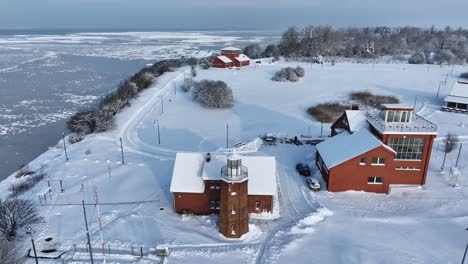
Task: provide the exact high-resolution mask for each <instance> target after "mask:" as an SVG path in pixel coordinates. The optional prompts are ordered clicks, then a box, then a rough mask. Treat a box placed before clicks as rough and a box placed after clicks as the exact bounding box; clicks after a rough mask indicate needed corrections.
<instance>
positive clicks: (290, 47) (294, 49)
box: [280, 27, 301, 57]
mask: <svg viewBox="0 0 468 264" xmlns="http://www.w3.org/2000/svg"><path fill="white" fill-rule="evenodd" d="M300 48H301V39H300V34H299V32H298V31H297V29H296V27H289V28H288V29H287V30H286V31H285V32H284V33H283V36H282V38H281V42H280V50H281V54H283V55H284V56H285V57H298V56H300V55H301V49H300Z"/></svg>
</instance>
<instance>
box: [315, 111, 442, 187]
mask: <svg viewBox="0 0 468 264" xmlns="http://www.w3.org/2000/svg"><path fill="white" fill-rule="evenodd" d="M331 129H332V131H331V134H332V138H330V139H328V140H326V141H324V142H322V143H320V144H318V145H317V156H316V164H317V166H318V168H319V170H320V171H321V173H322V175H323V178H324V180H325V181H326V182H327V188H328V190H329V191H347V190H358V191H368V192H378V193H388V192H389V190H390V188H391V186H392V185H424V184H425V182H426V175H427V171H428V166H429V160H430V156H431V151H432V144H433V141H434V138H435V137H436V136H437V126H436V125H435V124H433V123H431V122H429V121H428V120H426V119H424V118H423V117H420V116H418V115H417V114H414V113H413V107H410V106H407V105H403V104H385V105H382V108H381V111H380V112H379V113H372V112H369V111H363V110H348V111H346V112H345V113H344V114H343V115H342V116H341V117H340V118H338V119H337V120H336V121H335V123H333V124H332V126H331Z"/></svg>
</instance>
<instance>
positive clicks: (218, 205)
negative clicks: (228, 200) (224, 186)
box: [215, 201, 221, 210]
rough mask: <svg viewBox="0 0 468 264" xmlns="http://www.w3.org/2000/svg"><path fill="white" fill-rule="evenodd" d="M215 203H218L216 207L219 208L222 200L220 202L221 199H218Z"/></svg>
mask: <svg viewBox="0 0 468 264" xmlns="http://www.w3.org/2000/svg"><path fill="white" fill-rule="evenodd" d="M215 204H216V207H215V208H216V209H217V210H218V209H219V207H220V204H221V202H220V201H216V202H215Z"/></svg>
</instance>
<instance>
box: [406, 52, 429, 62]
mask: <svg viewBox="0 0 468 264" xmlns="http://www.w3.org/2000/svg"><path fill="white" fill-rule="evenodd" d="M408 63H410V64H425V63H426V55H425V54H424V52H417V53H415V54H413V55H412V56H411V57H410V58H409V60H408Z"/></svg>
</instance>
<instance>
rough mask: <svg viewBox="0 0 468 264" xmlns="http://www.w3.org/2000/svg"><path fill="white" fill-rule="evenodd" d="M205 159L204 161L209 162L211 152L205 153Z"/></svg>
mask: <svg viewBox="0 0 468 264" xmlns="http://www.w3.org/2000/svg"><path fill="white" fill-rule="evenodd" d="M205 161H206V162H210V161H211V154H210V153H209V152H208V153H206V158H205Z"/></svg>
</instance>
